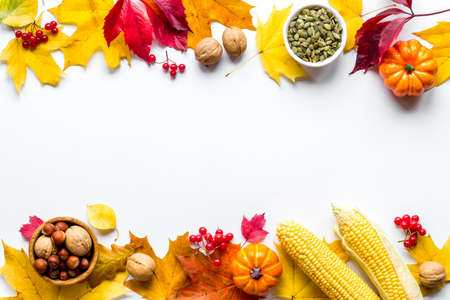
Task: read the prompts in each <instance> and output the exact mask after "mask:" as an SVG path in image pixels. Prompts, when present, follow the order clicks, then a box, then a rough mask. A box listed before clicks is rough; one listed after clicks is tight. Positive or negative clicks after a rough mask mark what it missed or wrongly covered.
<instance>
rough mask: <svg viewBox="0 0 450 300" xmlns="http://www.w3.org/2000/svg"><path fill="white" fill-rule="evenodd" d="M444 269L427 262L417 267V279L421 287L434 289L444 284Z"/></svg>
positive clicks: (435, 263)
mask: <svg viewBox="0 0 450 300" xmlns="http://www.w3.org/2000/svg"><path fill="white" fill-rule="evenodd" d="M445 277H446V273H445V268H444V267H443V266H442V265H441V264H440V263H437V262H434V261H428V262H425V263H423V264H421V265H420V267H419V279H420V282H421V283H422V285H423V286H425V287H427V288H430V289H432V288H435V287H438V286H440V285H442V284H443V283H445Z"/></svg>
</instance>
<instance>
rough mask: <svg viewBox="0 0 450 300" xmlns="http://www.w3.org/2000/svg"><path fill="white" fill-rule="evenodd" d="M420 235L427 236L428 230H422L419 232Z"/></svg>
mask: <svg viewBox="0 0 450 300" xmlns="http://www.w3.org/2000/svg"><path fill="white" fill-rule="evenodd" d="M419 234H420V235H422V236H423V235H426V234H427V230H426V229H425V228H422V229H420V230H419Z"/></svg>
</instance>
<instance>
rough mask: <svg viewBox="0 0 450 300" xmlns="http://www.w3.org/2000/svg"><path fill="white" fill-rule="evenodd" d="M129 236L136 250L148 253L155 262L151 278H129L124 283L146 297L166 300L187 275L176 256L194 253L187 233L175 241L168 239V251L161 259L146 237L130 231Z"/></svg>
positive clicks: (180, 286) (178, 287) (181, 284)
mask: <svg viewBox="0 0 450 300" xmlns="http://www.w3.org/2000/svg"><path fill="white" fill-rule="evenodd" d="M130 237H131V242H132V243H133V244H134V245H136V246H137V250H136V252H140V253H145V254H147V255H150V256H151V257H152V258H153V260H154V261H155V263H156V268H155V276H154V278H153V280H151V281H148V282H142V281H137V280H134V279H132V280H129V281H127V282H126V283H125V285H126V286H127V287H128V288H129V289H131V290H132V291H134V292H136V293H138V294H140V295H141V296H142V297H143V298H146V299H152V300H166V299H169V298H170V296H173V295H174V294H175V292H176V291H177V290H179V289H181V288H183V287H184V286H185V285H186V283H187V280H188V277H187V275H186V273H185V272H184V271H183V267H182V266H181V264H180V262H179V261H178V259H177V256H178V255H183V256H188V255H191V254H192V253H194V251H193V249H192V248H191V244H190V242H189V239H188V233H185V234H184V235H181V236H179V237H178V238H177V239H176V240H175V241H169V251H168V252H167V254H166V256H164V258H163V259H161V258H159V257H157V256H156V254H155V252H154V251H153V248H152V246H150V244H149V242H148V240H147V238H146V237H145V238H138V237H136V236H134V235H133V234H132V233H130Z"/></svg>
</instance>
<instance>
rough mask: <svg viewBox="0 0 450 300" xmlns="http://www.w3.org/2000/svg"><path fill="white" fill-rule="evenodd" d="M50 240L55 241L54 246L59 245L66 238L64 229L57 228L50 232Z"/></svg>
mask: <svg viewBox="0 0 450 300" xmlns="http://www.w3.org/2000/svg"><path fill="white" fill-rule="evenodd" d="M52 240H53V241H54V242H55V245H56V246H61V245H62V244H64V241H65V240H66V234H65V233H64V231H61V230H57V231H55V232H53V233H52Z"/></svg>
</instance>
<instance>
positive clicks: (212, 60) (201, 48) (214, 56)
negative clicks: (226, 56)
mask: <svg viewBox="0 0 450 300" xmlns="http://www.w3.org/2000/svg"><path fill="white" fill-rule="evenodd" d="M222 53H223V50H222V46H221V45H220V44H219V42H218V41H216V40H215V39H213V38H210V37H208V38H204V39H203V40H201V41H200V42H199V43H198V44H197V47H196V48H195V58H196V59H197V60H198V61H199V62H200V63H202V64H204V65H206V66H210V65H214V64H217V63H218V62H219V60H220V58H221V57H222Z"/></svg>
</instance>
